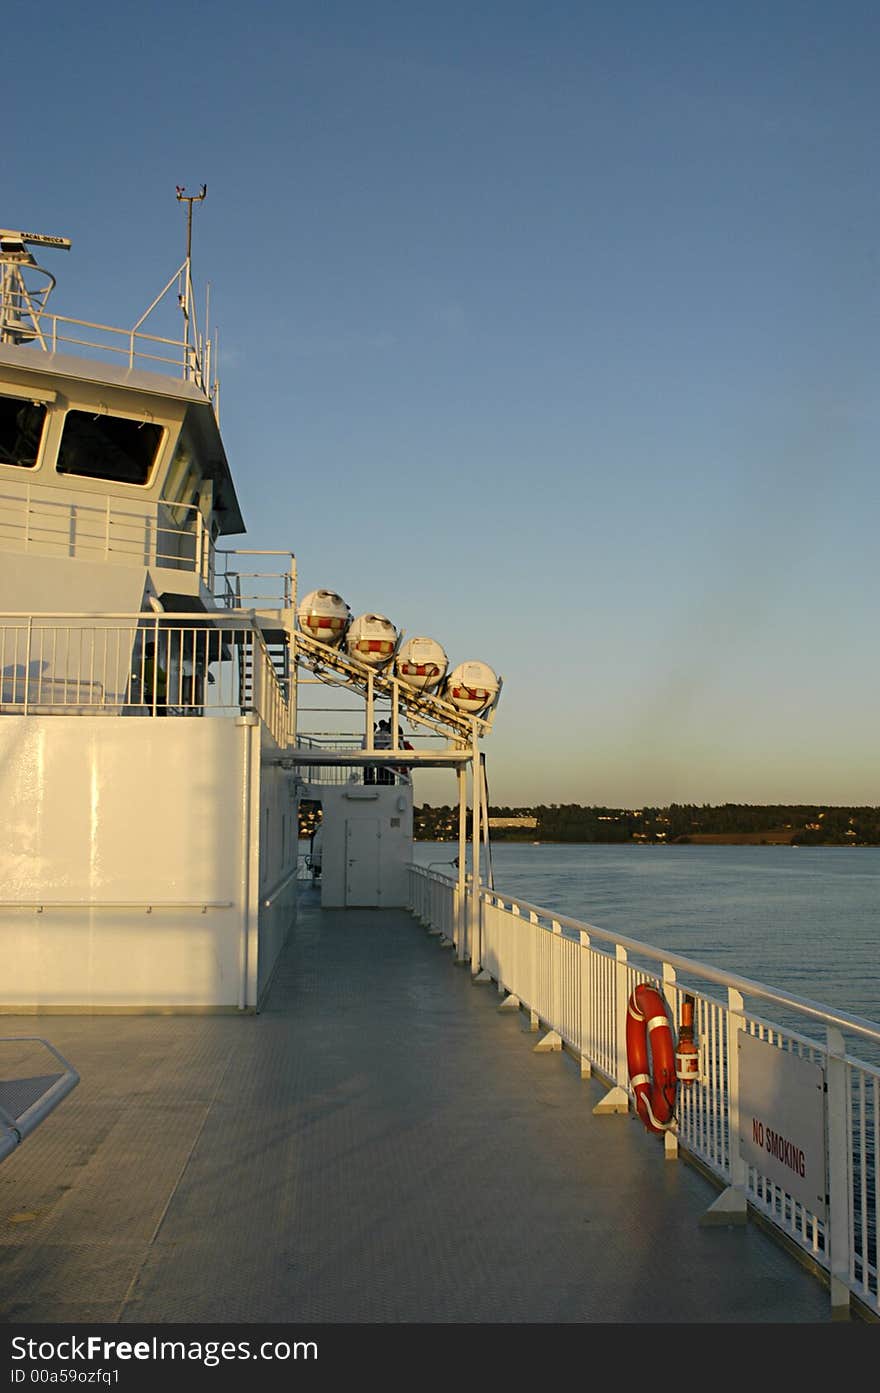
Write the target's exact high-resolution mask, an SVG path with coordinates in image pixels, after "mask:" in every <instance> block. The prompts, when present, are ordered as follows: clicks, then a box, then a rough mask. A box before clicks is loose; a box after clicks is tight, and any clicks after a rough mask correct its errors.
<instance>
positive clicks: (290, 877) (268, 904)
mask: <svg viewBox="0 0 880 1393" xmlns="http://www.w3.org/2000/svg"><path fill="white" fill-rule="evenodd" d="M298 875H299V860H297V863H296V865H295V866H294V868H293V870H292V871H290V872H289V873H288V874H287V875H286V876H284V877H283V878H282V879H281V880H279V881H278V883H277V884H276V885H274V886H273V887H272V892H271V894H269V895H267V896H266V898H265V899H264V900H263V908H264V909H271V908H272V906H273V904H274V903H275V901H276V900H277V899H278V896H279V895H280V894H281V892H282V891H283V890H286V889H287V887H288V885H289V884H290V883H291V881H294V880H296V878H297V876H298Z"/></svg>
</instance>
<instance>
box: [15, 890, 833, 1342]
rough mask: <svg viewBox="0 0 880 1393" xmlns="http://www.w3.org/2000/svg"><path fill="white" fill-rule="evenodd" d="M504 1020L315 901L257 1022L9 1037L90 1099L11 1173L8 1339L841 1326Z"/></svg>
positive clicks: (629, 1124)
mask: <svg viewBox="0 0 880 1393" xmlns="http://www.w3.org/2000/svg"><path fill="white" fill-rule="evenodd" d="M499 1000H500V998H499V996H498V994H497V991H496V988H495V986H494V985H493V984H490V985H485V986H479V985H475V984H474V983H473V982H472V980H471V975H470V972H469V970H468V969H467V968H461V967H456V966H455V965H454V964H453V962H452V956H451V952H450V951H449V950H445V949H443V948H441V947H440V946H439V943H438V940H437V939H436V938H434V937H431V936H429V935H428V934H427V933H426V931H425V930H424V929H423V928H421V927H420V926H419V925H418V924H417V922H416V921H415V920H414V919H413V918H411V917H410V915H408V914H407V913H405V912H403V911H393V912H382V911H377V910H363V911H360V910H347V911H341V910H340V911H330V910H327V911H321V910H320V909H319V908H318V907H317V903H316V901H315V900H314V899H313V895H312V892H311V891H309V892H307V893H306V895H305V896H304V900H303V903H301V906H300V915H299V923H298V926H297V928H296V929H295V930H294V932H293V933H292V934H291V938H290V941H289V943H288V945H287V948H286V949H285V952H284V954H283V957H282V960H281V962H280V964H279V968H278V971H277V973H276V976H275V979H274V982H273V986H272V990H271V993H270V997H269V999H268V1002H267V1005H266V1007H265V1009H264V1010H263V1011H262V1012H261V1013H260V1014H259V1015H257V1016H247V1017H238V1016H232V1015H225V1016H201V1017H195V1016H190V1017H187V1016H97V1017H86V1016H78V1017H76V1016H54V1017H51V1018H43V1019H41V1020H40V1021H39V1029H38V1030H35V1029H34V1025H35V1022H34V1018H33V1017H32V1016H30V1017H19V1018H15V1017H7V1018H6V1019H5V1020H4V1022H3V1034H10V1035H11V1034H16V1033H19V1032H20V1033H21V1034H42V1035H45V1036H46V1037H48V1038H49V1039H51V1041H52V1043H53V1044H54V1045H55V1046H56V1047H57V1048H58V1049H60V1050H61V1052H62V1054H64V1055H66V1056H67V1058H69V1059H70V1061H71V1063H72V1064H73V1065H74V1067H75V1068H76V1069H77V1070H78V1071H79V1073H80V1075H81V1083H80V1085H79V1087H78V1088H77V1089H76V1090H75V1092H74V1093H73V1094H72V1095H71V1096H70V1097H69V1098H68V1099H67V1100H66V1101H65V1102H64V1103H63V1104H62V1105H61V1107H59V1108H58V1110H57V1111H56V1112H55V1113H53V1114H52V1116H51V1117H49V1118H48V1119H47V1121H46V1122H45V1123H44V1124H43V1125H42V1126H41V1127H40V1128H39V1129H38V1131H37V1132H36V1133H35V1134H34V1135H33V1136H32V1137H30V1138H29V1139H28V1140H26V1141H25V1142H24V1143H23V1144H22V1146H21V1147H19V1148H18V1150H17V1151H16V1152H15V1153H14V1155H12V1156H11V1157H10V1158H9V1159H8V1160H6V1161H5V1162H4V1163H3V1165H2V1166H0V1232H2V1248H0V1293H2V1300H0V1306H2V1316H0V1319H2V1321H3V1322H4V1323H7V1324H10V1323H15V1324H20V1325H23V1324H29V1323H44V1322H45V1323H71V1322H73V1323H83V1322H117V1321H119V1322H124V1323H131V1322H151V1323H160V1322H161V1323H166V1322H167V1323H179V1322H194V1323H195V1322H212V1323H213V1322H218V1323H233V1322H239V1323H279V1322H280V1323H287V1322H294V1321H295V1322H301V1323H305V1322H321V1323H324V1322H362V1323H373V1322H375V1323H402V1322H467V1323H473V1322H477V1323H496V1322H502V1323H504V1322H517V1323H524V1322H630V1323H634V1322H638V1323H651V1322H659V1321H662V1322H690V1323H703V1322H712V1323H719V1322H748V1323H753V1322H754V1323H758V1322H760V1323H766V1322H786V1323H789V1322H801V1323H820V1322H829V1321H830V1319H831V1314H830V1305H829V1297H828V1293H827V1291H826V1290H825V1289H824V1288H823V1286H822V1284H821V1283H820V1282H819V1281H818V1280H817V1279H816V1277H814V1276H812V1275H811V1274H810V1273H809V1272H807V1271H806V1270H804V1269H803V1268H802V1267H801V1266H800V1265H799V1264H798V1263H797V1262H796V1261H795V1260H794V1259H793V1258H792V1257H791V1256H790V1255H789V1254H787V1253H786V1252H785V1251H784V1250H783V1249H782V1248H780V1247H779V1246H777V1245H776V1243H774V1241H773V1240H772V1239H771V1238H770V1237H769V1236H768V1235H767V1234H765V1233H764V1232H763V1231H762V1230H761V1229H760V1228H759V1227H758V1226H756V1225H755V1224H754V1223H751V1222H750V1223H748V1224H747V1225H746V1226H744V1227H741V1228H738V1229H707V1228H701V1227H700V1226H699V1224H698V1219H699V1217H700V1214H701V1213H702V1212H703V1211H704V1210H705V1209H706V1208H707V1207H708V1206H709V1205H710V1204H711V1202H712V1200H713V1199H714V1198H715V1196H716V1193H717V1192H716V1191H715V1189H714V1188H713V1187H712V1185H711V1184H710V1183H709V1182H708V1181H707V1180H706V1179H705V1178H704V1177H703V1176H702V1175H701V1174H700V1173H699V1172H698V1171H696V1170H695V1169H694V1168H693V1167H691V1166H689V1165H686V1164H685V1163H683V1162H681V1161H679V1162H668V1161H665V1160H664V1158H663V1153H662V1147H661V1145H660V1143H659V1142H658V1140H657V1139H656V1138H654V1137H652V1136H650V1135H649V1134H648V1133H647V1132H646V1131H645V1130H644V1128H643V1127H642V1125H641V1123H640V1122H638V1121H636V1120H635V1119H633V1118H627V1117H619V1116H617V1117H615V1116H612V1117H594V1116H593V1115H592V1112H591V1109H592V1106H593V1104H594V1103H595V1102H596V1101H598V1099H599V1098H600V1097H601V1096H602V1093H603V1092H604V1088H603V1087H602V1085H601V1083H600V1082H599V1081H598V1080H585V1081H582V1080H581V1079H580V1078H579V1076H578V1071H577V1069H576V1068H575V1065H574V1063H573V1062H572V1061H571V1060H570V1059H569V1058H568V1057H567V1056H564V1055H562V1054H559V1053H555V1054H535V1053H534V1052H533V1046H534V1044H535V1040H536V1037H535V1036H534V1035H533V1034H530V1033H529V1032H528V1030H527V1028H526V1027H527V1021H526V1018H525V1017H524V1016H523V1015H522V1014H517V1013H505V1012H501V1013H499V1011H498V1009H497V1008H498V1004H499Z"/></svg>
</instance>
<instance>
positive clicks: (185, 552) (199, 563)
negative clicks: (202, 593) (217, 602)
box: [0, 479, 215, 593]
mask: <svg viewBox="0 0 880 1393" xmlns="http://www.w3.org/2000/svg"><path fill="white" fill-rule="evenodd" d="M0 547H2V548H3V550H5V551H9V550H16V549H18V548H20V549H21V550H22V551H26V552H38V553H40V554H41V555H46V556H65V557H77V558H79V559H80V560H83V561H111V562H114V561H115V562H119V561H131V562H136V563H137V564H138V565H143V566H164V567H167V568H168V569H169V570H176V571H191V572H195V573H196V574H198V575H200V576H201V578H202V581H203V582H204V584H205V586H206V588H207V589H208V590H209V591H210V592H211V593H213V590H214V584H215V580H214V570H215V550H214V543H213V541H212V540H211V534H210V531H209V529H208V528H207V526H206V525H205V519H204V517H203V516H202V513H201V511H200V510H199V508H197V507H194V506H190V505H188V504H182V503H166V502H163V501H160V502H159V504H158V505H156V504H151V503H148V502H144V504H143V505H142V506H141V507H139V508H138V507H135V506H133V505H126V504H123V503H121V502H120V501H119V499H114V498H110V497H107V498H105V499H103V500H102V501H101V502H95V503H88V502H86V501H84V499H83V497H82V495H77V497H76V498H73V497H66V498H65V497H63V496H62V495H61V494H60V492H59V491H58V490H55V489H47V488H45V487H42V486H41V485H38V484H34V483H32V482H31V480H30V479H23V480H21V481H19V480H17V479H4V480H3V484H2V488H0Z"/></svg>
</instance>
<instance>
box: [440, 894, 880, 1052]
mask: <svg viewBox="0 0 880 1393" xmlns="http://www.w3.org/2000/svg"><path fill="white" fill-rule="evenodd" d="M420 869H421V868H420ZM434 874H435V875H436V874H437V873H436V872H434ZM443 878H444V879H449V877H443ZM451 883H455V882H452V881H451ZM481 896H482V898H483V899H485V900H487V901H489V902H490V903H497V902H501V903H502V904H505V905H507V904H509V905H516V906H518V907H519V908H520V909H525V910H528V911H529V913H531V914H537V915H539V916H540V918H542V919H551V920H552V921H553V922H554V923H557V924H561V925H563V926H564V927H566V928H570V929H572V930H573V931H574V932H575V934H578V933H581V932H584V931H585V932H587V933H588V934H590V935H591V936H594V937H596V938H601V939H602V940H603V941H604V942H606V943H613V944H615V945H616V944H620V946H621V947H622V948H626V949H627V950H628V951H630V952H633V953H638V954H639V955H640V956H641V957H643V958H650V959H651V960H652V961H654V962H664V963H669V964H670V966H671V967H674V968H676V969H678V970H679V971H681V972H690V973H692V974H696V975H697V976H699V977H702V978H704V979H705V980H706V981H708V982H712V983H714V984H715V985H716V986H721V987H732V988H733V990H734V991H739V992H742V994H743V995H744V996H754V997H759V998H761V999H762V1000H763V1001H772V1002H773V1003H774V1004H775V1005H777V1006H787V1007H790V1008H791V1009H792V1010H796V1011H800V1012H802V1013H803V1015H805V1016H810V1017H811V1018H812V1019H813V1020H819V1021H821V1022H822V1024H823V1025H836V1026H838V1027H840V1028H841V1029H845V1030H851V1031H853V1032H854V1033H855V1034H858V1035H863V1036H865V1038H866V1039H868V1040H873V1041H874V1042H875V1043H876V1044H880V1026H878V1025H877V1024H876V1023H875V1022H874V1021H869V1020H867V1019H866V1017H864V1016H856V1015H852V1014H850V1013H849V1012H848V1011H839V1010H837V1009H834V1008H831V1007H828V1006H824V1005H823V1004H822V1003H821V1002H819V1001H813V1000H812V999H811V998H810V997H804V996H796V995H794V993H792V992H784V991H781V990H780V989H779V988H777V987H767V986H764V985H763V983H761V982H755V981H753V980H752V979H751V978H749V977H740V976H738V975H737V974H736V973H733V972H724V971H722V970H721V969H720V968H714V967H710V966H708V965H707V964H706V963H700V962H697V961H696V960H695V959H694V958H686V957H682V956H680V955H679V954H676V953H669V952H667V951H666V949H662V948H652V947H651V946H650V945H649V944H647V943H641V942H639V940H638V939H635V938H627V937H626V935H625V934H618V933H611V932H610V931H609V930H607V929H600V928H597V927H596V925H595V924H588V923H586V922H583V921H580V920H577V919H570V918H568V917H567V916H566V915H564V914H557V913H556V911H555V910H549V909H546V908H541V907H540V906H538V905H533V904H531V903H530V902H529V901H528V900H521V899H519V898H518V897H513V898H512V897H511V896H509V895H501V894H498V893H497V892H496V891H493V890H487V889H485V887H482V888H481Z"/></svg>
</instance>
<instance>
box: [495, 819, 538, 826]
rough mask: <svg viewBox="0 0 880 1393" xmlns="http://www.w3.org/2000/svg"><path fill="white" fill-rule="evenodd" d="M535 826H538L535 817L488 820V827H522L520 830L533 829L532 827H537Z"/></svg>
mask: <svg viewBox="0 0 880 1393" xmlns="http://www.w3.org/2000/svg"><path fill="white" fill-rule="evenodd" d="M537 825H538V819H537V818H536V817H490V818H489V826H490V827H522V828H527V827H528V828H533V827H537Z"/></svg>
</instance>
